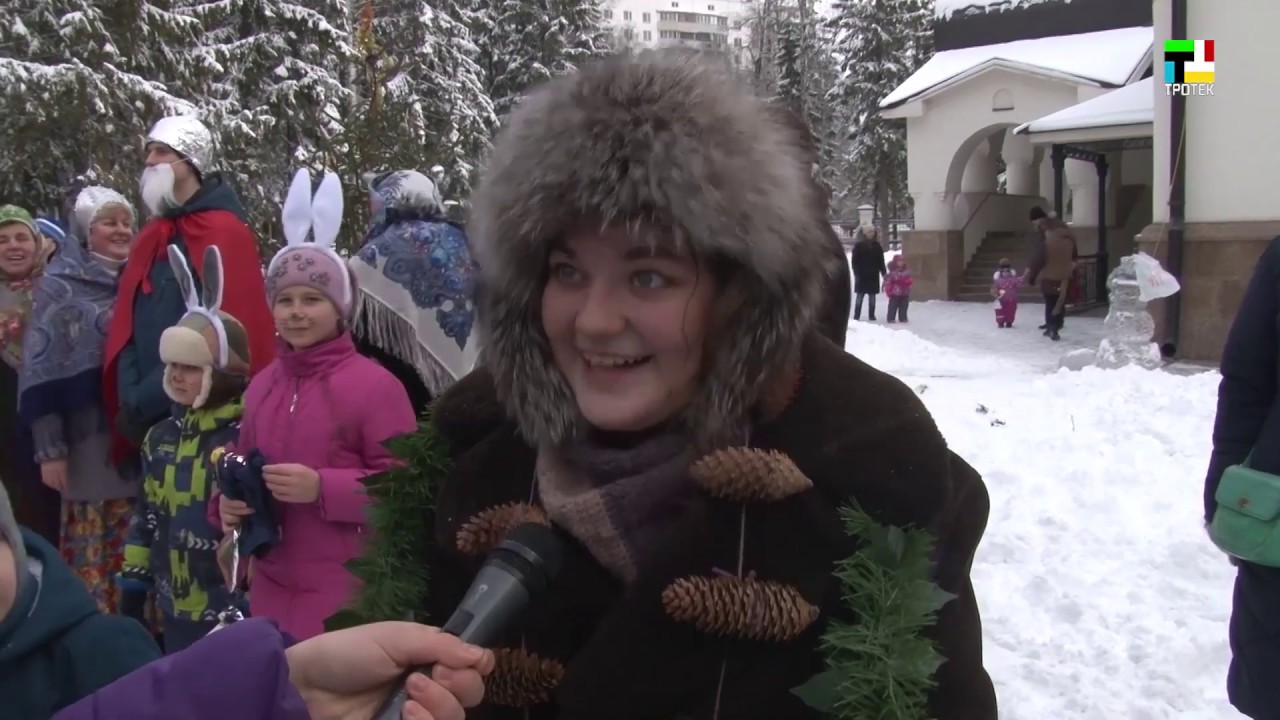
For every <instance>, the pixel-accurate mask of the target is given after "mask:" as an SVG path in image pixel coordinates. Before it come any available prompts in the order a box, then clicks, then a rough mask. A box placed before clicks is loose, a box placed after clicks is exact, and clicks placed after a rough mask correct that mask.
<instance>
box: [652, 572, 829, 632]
mask: <svg viewBox="0 0 1280 720" xmlns="http://www.w3.org/2000/svg"><path fill="white" fill-rule="evenodd" d="M662 607H663V609H664V610H666V612H667V614H668V615H670V616H671V618H672V619H674V620H676V621H677V622H685V623H689V624H691V625H693V626H694V627H696V628H698V630H701V631H702V632H705V633H707V634H709V635H719V636H722V637H738V638H747V639H750V640H772V641H775V642H786V641H788V640H793V639H795V638H796V637H799V635H800V634H801V633H803V632H804V631H805V629H806V628H808V627H809V626H810V625H812V624H813V622H814V621H815V620H817V619H818V613H819V610H818V607H817V606H815V605H811V604H810V603H809V601H807V600H805V599H804V597H803V596H801V595H800V592H799V591H797V590H796V589H795V588H793V587H791V586H790V585H783V584H782V583H776V582H770V581H767V580H757V579H755V578H754V577H746V578H740V577H715V578H707V577H689V578H681V579H679V580H676V581H675V582H673V583H671V584H670V585H668V586H667V589H666V590H663V591H662Z"/></svg>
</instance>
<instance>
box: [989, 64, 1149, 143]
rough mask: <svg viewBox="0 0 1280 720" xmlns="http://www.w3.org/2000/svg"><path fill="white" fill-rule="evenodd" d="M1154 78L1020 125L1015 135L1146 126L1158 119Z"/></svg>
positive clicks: (1015, 130)
mask: <svg viewBox="0 0 1280 720" xmlns="http://www.w3.org/2000/svg"><path fill="white" fill-rule="evenodd" d="M1153 82H1155V80H1154V79H1153V78H1145V79H1143V80H1139V81H1138V82H1136V83H1134V84H1132V85H1126V86H1125V87H1122V88H1120V89H1119V90H1112V91H1111V92H1109V93H1106V94H1105V95H1099V96H1098V97H1096V98H1091V99H1089V100H1085V101H1084V102H1082V103H1079V104H1077V105H1072V106H1071V107H1068V108H1063V109H1062V110H1059V111H1058V112H1056V113H1053V114H1052V115H1045V116H1044V117H1042V118H1040V119H1038V120H1032V121H1031V122H1029V123H1025V124H1023V125H1019V126H1018V127H1016V128H1014V130H1013V132H1014V133H1015V134H1017V133H1040V132H1055V131H1058V130H1083V129H1088V128H1099V127H1114V126H1116V125H1145V124H1147V123H1150V122H1153V118H1154V117H1155V104H1156V103H1155V88H1153V87H1152V86H1151V84H1152V83H1153Z"/></svg>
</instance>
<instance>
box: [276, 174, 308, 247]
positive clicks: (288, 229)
mask: <svg viewBox="0 0 1280 720" xmlns="http://www.w3.org/2000/svg"><path fill="white" fill-rule="evenodd" d="M280 219H281V221H282V222H283V223H284V239H285V243H286V244H288V245H301V244H303V243H304V242H306V241H307V231H308V230H310V229H311V171H310V170H307V169H306V168H302V169H301V170H299V171H298V172H297V174H295V175H294V176H293V184H291V185H290V186H289V194H288V196H286V197H285V199H284V213H283V214H282V215H281V218H280Z"/></svg>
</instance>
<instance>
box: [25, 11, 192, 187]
mask: <svg viewBox="0 0 1280 720" xmlns="http://www.w3.org/2000/svg"><path fill="white" fill-rule="evenodd" d="M199 29H200V28H199V24H198V23H196V22H194V21H193V20H192V19H191V18H189V17H186V16H184V15H182V14H181V13H178V12H174V11H171V10H170V9H168V6H167V3H166V4H165V5H161V4H159V3H155V2H149V1H145V0H144V1H142V2H139V1H138V0H110V1H105V0H99V1H96V2H93V1H90V0H8V2H5V3H3V7H2V8H0V103H3V109H4V117H5V121H4V122H3V123H0V146H2V147H4V148H5V152H4V153H3V156H2V157H0V196H3V197H5V198H6V199H8V200H11V201H15V202H21V203H23V204H25V205H28V206H30V207H34V208H40V209H54V208H58V207H60V206H61V202H62V197H63V194H64V193H65V192H66V191H67V189H68V188H69V187H70V186H72V185H75V184H82V183H85V182H97V183H104V184H108V185H112V186H115V187H118V188H120V189H122V190H128V189H130V188H132V187H133V186H134V184H135V183H136V181H137V173H138V171H139V169H140V168H141V152H142V149H141V147H140V145H139V143H138V140H139V138H140V136H141V135H142V134H143V133H144V132H145V131H146V128H147V127H148V126H150V124H151V123H153V122H154V121H155V120H156V119H157V118H158V117H160V116H162V115H165V114H172V113H176V112H194V111H196V110H197V106H196V103H195V102H194V100H195V98H198V97H200V96H201V94H202V85H203V84H204V82H205V81H206V79H207V78H208V76H209V73H210V72H211V70H212V68H211V67H210V66H209V65H208V64H207V63H206V62H205V58H203V57H201V56H199V55H189V54H188V52H187V51H188V50H189V49H190V48H191V47H192V44H193V43H194V38H195V35H196V34H197V33H198V32H199Z"/></svg>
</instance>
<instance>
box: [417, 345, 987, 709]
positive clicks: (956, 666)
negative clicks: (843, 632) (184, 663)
mask: <svg viewBox="0 0 1280 720" xmlns="http://www.w3.org/2000/svg"><path fill="white" fill-rule="evenodd" d="M802 377H803V380H802V381H801V383H800V386H799V387H798V389H797V391H796V394H795V395H794V398H793V400H792V401H791V403H790V404H789V405H788V406H787V407H786V409H785V410H783V411H782V412H781V415H780V416H778V417H777V419H776V420H774V421H772V422H766V423H764V424H762V425H759V426H757V428H756V429H755V431H754V434H753V437H752V438H751V444H752V446H753V447H755V448H759V449H761V450H776V451H779V452H781V453H784V454H785V455H787V456H789V457H790V458H791V459H792V460H793V461H794V462H795V463H796V465H797V466H798V467H799V468H800V469H801V470H802V471H804V473H805V474H806V475H807V476H808V477H809V478H811V479H812V480H813V482H814V485H815V487H814V488H813V489H811V490H808V491H805V492H802V493H800V494H799V495H795V496H792V497H790V498H788V499H786V500H782V501H779V502H775V503H758V504H752V505H749V506H748V510H747V512H748V515H747V522H748V531H747V532H748V535H747V545H746V551H745V552H746V554H745V560H746V566H747V568H748V569H749V570H751V571H752V572H754V573H756V574H757V575H758V576H759V578H760V579H764V580H771V581H776V582H780V583H786V584H789V585H791V586H792V587H794V588H796V589H798V590H799V591H800V592H801V593H802V594H803V595H804V597H805V598H807V599H808V600H809V601H810V602H812V603H814V604H815V605H818V606H820V608H821V616H820V618H819V620H818V621H817V622H816V623H815V624H814V625H812V626H810V627H809V629H808V630H806V631H805V632H804V633H803V634H802V635H801V636H800V637H799V638H798V639H796V640H794V641H792V642H787V643H772V642H747V641H744V640H723V639H719V638H716V637H712V636H708V635H704V634H702V633H700V632H698V631H696V630H694V629H693V628H691V627H690V626H688V625H683V624H680V623H678V622H676V621H674V620H672V619H671V618H669V617H668V616H667V615H665V614H664V612H663V608H662V603H661V599H660V598H661V595H662V591H663V589H664V588H666V587H667V586H668V585H669V584H670V583H672V581H673V580H675V579H677V578H681V577H687V576H706V575H709V574H712V573H713V572H714V569H715V568H732V567H734V566H735V563H736V562H737V559H736V558H737V554H738V532H739V522H740V519H741V510H740V507H741V506H738V505H733V504H730V503H726V502H720V501H716V500H712V499H710V498H709V497H706V496H703V497H702V499H701V500H700V501H699V503H697V504H696V505H695V507H694V508H693V509H692V510H691V511H690V512H689V514H688V515H687V516H684V517H682V518H678V519H673V522H672V525H671V535H670V543H671V544H670V546H669V549H668V551H667V552H666V553H664V554H663V555H662V557H660V558H659V559H657V560H656V561H654V562H653V563H651V564H650V565H649V567H648V568H647V569H646V570H642V572H641V574H640V576H639V577H638V578H637V580H636V581H635V582H634V583H633V584H632V585H631V586H630V587H623V586H621V585H620V583H619V582H618V581H617V580H615V579H614V576H613V575H611V574H610V573H609V572H608V571H607V570H605V569H604V568H603V567H601V566H600V565H599V564H598V563H597V562H596V561H595V560H594V559H593V558H592V556H591V555H590V554H589V553H587V552H586V551H585V550H584V549H583V548H582V547H581V546H580V545H577V544H576V543H574V542H572V541H568V540H567V541H566V542H568V544H569V552H568V554H567V558H566V560H565V566H564V568H563V570H562V571H561V573H560V575H559V578H558V579H557V581H556V583H555V584H554V586H553V587H552V588H551V589H549V590H548V591H547V593H546V595H545V596H544V597H543V598H542V599H541V600H540V601H539V602H538V603H537V605H536V606H535V607H534V608H533V609H532V611H531V614H530V615H529V617H528V618H527V620H525V622H523V623H522V624H521V625H520V627H519V628H518V630H519V632H513V633H512V634H510V636H509V637H506V638H504V641H503V642H502V643H501V645H502V646H504V647H520V646H521V644H522V643H523V645H524V647H525V648H526V649H527V651H528V652H530V653H533V654H535V655H537V656H538V657H541V658H545V659H548V660H550V661H552V662H554V663H558V664H560V665H563V667H564V675H563V679H562V680H561V681H560V682H559V683H558V685H557V686H555V687H554V689H553V690H552V691H551V695H550V697H552V698H553V700H551V701H550V702H546V703H539V704H531V705H530V706H529V707H528V710H529V714H528V715H523V714H522V709H520V708H516V707H511V706H507V705H499V704H498V703H499V702H507V703H510V702H512V700H511V699H510V696H507V697H506V698H504V697H503V693H502V692H499V690H498V689H499V688H511V687H512V686H513V685H512V683H513V678H512V677H510V676H507V677H504V676H503V675H504V673H508V672H509V668H507V667H506V666H505V665H501V664H500V669H499V670H498V671H497V672H498V675H497V676H495V677H493V678H491V679H490V681H489V682H488V683H487V685H488V686H490V687H492V688H494V691H493V692H492V693H490V700H489V701H487V702H486V704H485V705H483V706H481V707H480V708H478V709H476V710H471V711H468V714H467V717H468V719H469V720H515V719H516V718H529V719H531V720H552V719H553V718H554V719H556V720H600V719H601V718H609V720H655V719H658V718H677V717H697V718H706V717H711V715H710V711H711V705H712V703H713V701H714V697H715V694H716V684H717V678H718V674H719V672H720V665H721V660H722V658H724V657H725V656H726V654H727V656H728V657H729V658H730V660H729V664H728V675H727V676H726V679H725V688H724V693H723V696H722V705H721V712H720V715H719V717H721V718H725V719H726V720H727V719H729V718H732V719H733V720H766V719H767V720H775V719H776V718H786V719H787V720H817V718H818V715H817V713H815V712H814V711H813V710H811V709H809V708H808V707H807V706H806V705H804V704H803V703H802V702H801V701H800V700H799V699H798V698H797V697H796V695H794V694H793V693H792V692H791V689H792V688H795V687H797V686H799V685H801V684H803V683H805V682H806V681H807V680H809V679H810V678H811V677H812V676H814V675H815V674H816V673H818V672H820V671H821V670H822V669H823V656H822V655H821V653H820V652H819V647H818V639H819V636H820V635H821V633H822V631H823V629H824V625H825V623H826V622H827V621H828V620H830V619H833V618H838V619H843V620H851V618H849V617H848V613H847V611H846V610H845V609H844V606H843V603H842V597H841V594H840V592H839V589H838V587H837V583H836V579H835V578H834V577H833V575H832V569H833V567H834V566H835V563H837V562H838V561H840V560H843V559H845V558H846V557H848V556H849V555H850V554H852V553H853V552H854V550H855V543H854V541H853V540H852V539H851V538H850V537H849V536H848V535H846V534H844V532H843V530H842V527H841V524H840V519H839V515H838V508H839V507H840V506H841V505H843V504H844V503H846V502H847V501H848V500H850V499H856V500H857V501H859V502H860V503H861V505H862V507H863V508H864V509H865V510H867V512H868V513H870V514H871V515H872V516H873V517H875V518H876V519H877V520H878V521H880V522H886V523H891V524H897V525H915V526H918V527H922V528H927V529H928V530H930V531H931V532H932V533H934V534H935V536H936V537H938V538H939V539H940V540H939V547H938V552H937V554H936V562H937V565H936V568H937V575H936V578H937V582H938V583H939V584H940V585H942V586H943V587H944V588H945V589H947V590H949V591H951V592H954V593H956V594H957V595H958V596H959V598H958V599H956V600H954V601H952V602H951V603H950V604H948V605H947V606H945V607H944V609H943V610H942V613H941V617H940V621H939V623H938V625H937V627H936V628H935V630H934V631H933V635H934V637H936V638H937V641H938V642H939V643H940V645H941V648H942V651H943V653H944V654H945V655H946V656H947V657H949V658H950V660H949V661H948V662H946V663H944V664H943V665H942V667H941V669H940V670H939V671H938V673H937V675H936V680H937V682H938V683H939V688H938V690H937V691H936V692H935V693H934V694H933V696H932V708H931V710H932V714H931V715H930V717H936V718H939V720H994V718H995V717H996V699H995V694H994V692H993V688H992V683H991V680H990V678H989V677H988V676H987V673H986V671H985V670H984V669H983V665H982V630H981V622H980V619H979V617H978V607H977V605H976V602H975V598H974V592H973V587H972V584H971V582H970V580H969V570H970V566H971V563H972V562H973V556H974V552H975V549H976V547H977V545H978V542H979V540H980V538H981V536H982V534H983V531H984V529H985V526H986V520H987V514H988V509H989V501H988V497H987V492H986V488H985V486H984V485H983V482H982V479H981V478H980V477H979V475H978V473H977V472H975V471H974V470H973V468H971V467H970V466H969V465H967V464H966V463H965V462H964V461H963V460H961V459H960V458H959V457H957V456H956V455H954V454H953V453H951V452H950V451H949V450H948V449H947V445H946V442H945V440H943V438H942V435H941V434H940V433H939V432H938V429H937V427H936V426H935V425H934V423H933V420H932V419H931V418H930V416H929V414H928V412H927V411H926V410H925V408H924V406H923V405H922V404H921V402H920V400H919V399H918V398H917V397H916V396H915V394H914V393H913V392H912V391H911V390H910V389H908V388H907V387H906V386H905V385H903V384H902V383H901V382H900V381H898V380H896V379H894V378H892V377H890V376H889V375H887V374H885V373H883V372H881V371H879V370H876V369H875V368H873V367H871V366H869V365H867V364H865V363H863V362H862V361H860V360H858V359H857V358H855V357H853V356H852V355H849V354H847V353H845V352H843V351H842V350H841V349H839V348H836V347H835V346H833V345H832V344H831V343H830V342H828V341H827V340H825V339H823V338H820V337H818V336H816V335H812V336H810V339H809V340H808V341H807V342H806V343H805V348H804V353H803V374H802ZM855 408H856V409H857V413H858V416H853V415H851V413H852V412H853V411H854V409H855ZM857 417H868V418H875V420H874V421H869V422H860V421H858V420H857V419H856V418H857ZM435 418H436V424H437V427H438V428H439V432H440V433H441V435H443V436H444V438H445V439H446V440H447V441H448V444H449V447H450V454H451V456H452V459H453V470H452V472H451V473H450V474H449V475H448V476H447V478H446V480H445V482H444V484H443V486H442V487H441V488H440V490H439V494H438V507H437V511H436V515H435V517H436V518H437V526H436V528H435V531H434V537H433V538H423V541H422V542H423V543H424V544H427V545H433V546H434V547H435V548H436V552H437V555H436V557H435V560H434V562H433V563H431V565H430V567H429V568H428V569H427V573H428V577H429V578H430V591H429V595H430V596H429V598H428V599H427V603H426V605H427V608H428V613H427V619H428V621H429V622H433V623H436V624H441V623H443V622H444V621H445V620H446V619H447V618H448V617H449V615H450V613H452V611H453V609H454V608H455V607H456V606H457V605H458V602H459V601H460V600H461V599H462V596H463V593H464V591H465V590H466V589H467V587H468V585H469V584H470V582H471V580H472V578H473V577H474V575H475V573H476V571H477V569H478V567H479V566H480V564H481V563H482V561H483V557H479V556H471V555H466V554H464V553H463V552H462V551H460V550H459V549H458V548H457V546H456V544H455V543H456V538H457V536H458V531H459V529H460V528H461V526H462V525H463V524H464V523H466V522H467V521H468V520H470V519H472V518H473V517H475V516H476V515H477V514H478V513H480V512H482V511H484V510H486V509H490V508H493V507H495V506H498V505H503V504H505V503H512V502H523V501H527V500H528V499H529V498H530V490H531V487H530V481H531V478H532V477H533V464H534V457H535V453H534V451H533V449H532V448H531V447H529V445H527V444H526V443H525V442H524V441H522V440H521V439H520V438H519V436H518V435H517V431H516V427H515V425H514V424H513V423H511V422H510V421H508V420H506V419H504V415H503V412H502V408H501V405H500V404H499V403H498V401H497V398H496V395H495V392H494V388H493V385H492V382H491V377H490V376H489V375H488V373H487V372H486V371H483V370H481V371H476V372H474V373H472V374H471V375H469V376H468V377H466V378H464V379H463V380H462V381H461V382H460V383H459V384H458V385H455V386H454V387H453V388H451V389H450V390H449V391H448V392H446V393H445V394H444V395H442V396H441V397H440V398H439V399H438V400H437V401H436V404H435ZM566 537H567V536H566ZM514 684H515V686H516V687H518V686H519V680H518V679H514Z"/></svg>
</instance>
